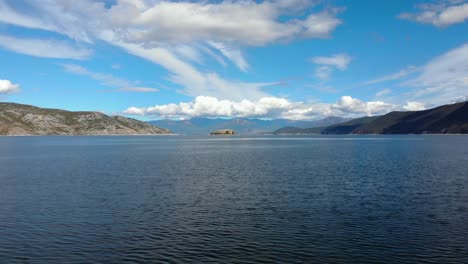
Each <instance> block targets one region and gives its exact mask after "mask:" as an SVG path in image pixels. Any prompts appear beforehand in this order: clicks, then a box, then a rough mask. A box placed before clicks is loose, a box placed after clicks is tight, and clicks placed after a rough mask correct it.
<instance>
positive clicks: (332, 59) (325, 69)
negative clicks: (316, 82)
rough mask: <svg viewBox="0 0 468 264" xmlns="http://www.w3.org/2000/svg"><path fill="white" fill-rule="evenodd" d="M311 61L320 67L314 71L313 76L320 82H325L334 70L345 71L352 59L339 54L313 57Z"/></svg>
mask: <svg viewBox="0 0 468 264" xmlns="http://www.w3.org/2000/svg"><path fill="white" fill-rule="evenodd" d="M311 60H312V62H313V63H315V64H317V65H321V66H319V67H317V69H316V70H315V76H316V77H317V78H319V79H321V80H326V79H329V78H330V76H331V74H332V72H333V70H334V69H338V70H341V71H344V70H346V69H347V68H348V65H349V64H350V63H351V60H352V58H351V56H349V55H347V54H344V53H339V54H335V55H332V56H329V57H323V56H318V57H313V58H312V59H311Z"/></svg>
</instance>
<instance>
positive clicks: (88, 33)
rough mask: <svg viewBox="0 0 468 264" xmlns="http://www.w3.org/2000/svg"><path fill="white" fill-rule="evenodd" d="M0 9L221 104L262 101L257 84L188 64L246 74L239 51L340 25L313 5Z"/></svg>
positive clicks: (43, 3)
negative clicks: (121, 56)
mask: <svg viewBox="0 0 468 264" xmlns="http://www.w3.org/2000/svg"><path fill="white" fill-rule="evenodd" d="M0 4H1V5H0V22H3V23H9V24H14V25H17V26H22V27H29V28H38V29H43V30H49V31H53V32H56V33H59V34H63V35H66V36H68V37H69V38H72V39H75V40H77V41H79V42H86V43H89V44H92V43H93V42H94V41H96V40H104V41H106V42H108V43H109V44H111V45H116V46H119V47H121V48H123V49H124V50H125V51H127V52H128V53H130V54H133V55H136V56H139V57H142V58H145V59H147V60H150V61H152V62H153V63H156V64H159V65H161V66H163V67H164V68H165V69H167V70H168V71H169V72H170V76H169V79H170V80H172V81H174V82H175V83H176V84H178V85H181V86H182V88H183V89H182V90H181V92H183V93H184V94H188V95H199V94H205V95H213V96H216V97H219V98H226V99H238V98H241V97H244V98H258V97H259V96H265V94H264V93H263V92H261V91H260V89H261V87H262V85H263V84H255V83H243V82H239V81H232V80H226V79H224V78H222V77H221V76H219V75H217V74H215V73H212V72H210V71H208V72H201V71H200V70H198V69H197V68H196V67H195V66H194V65H192V64H191V63H202V62H203V57H202V56H204V55H208V56H211V57H213V58H214V59H215V60H217V61H218V62H219V63H220V64H222V65H225V64H226V63H225V61H224V59H223V58H226V59H227V60H229V61H231V62H232V63H233V64H234V65H236V66H237V68H239V69H240V70H241V71H244V72H246V71H248V70H249V63H248V62H247V60H246V59H245V56H244V54H243V53H242V51H241V50H242V47H245V46H264V45H268V44H271V43H278V42H284V41H291V40H294V39H299V38H327V37H329V36H330V34H331V33H332V32H333V31H334V30H335V28H336V27H337V26H338V25H340V24H341V20H340V19H338V18H337V16H338V14H339V13H340V12H341V11H342V9H338V8H332V7H324V8H321V9H320V7H314V5H315V4H316V1H309V0H283V1H276V0H275V1H254V0H227V1H217V2H212V1H200V2H194V1H188V0H187V1H165V0H161V1H145V0H118V1H116V2H115V3H114V4H112V5H110V7H106V6H105V4H104V2H103V1H92V0H80V1H75V0H31V1H27V3H25V4H26V5H27V6H28V8H27V9H28V12H24V10H25V8H18V6H19V4H17V3H16V2H14V1H7V0H0ZM312 7H314V8H313V9H312ZM298 17H299V18H298ZM181 18H183V19H181ZM213 43H215V44H214V45H213ZM42 45H43V46H44V44H42ZM22 50H23V51H25V50H27V49H22ZM49 52H52V51H50V50H49ZM26 54H28V53H26ZM34 54H35V55H38V54H43V53H42V52H35V53H34ZM34 54H30V55H34ZM45 54H47V52H46V53H45ZM81 55H82V56H79V57H86V56H89V54H87V53H85V54H81ZM147 56H149V58H148V57H147ZM166 59H167V61H166Z"/></svg>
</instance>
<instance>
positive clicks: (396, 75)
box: [364, 66, 419, 85]
mask: <svg viewBox="0 0 468 264" xmlns="http://www.w3.org/2000/svg"><path fill="white" fill-rule="evenodd" d="M417 71H419V68H418V67H416V66H408V67H406V68H404V69H401V70H400V71H398V72H395V73H392V74H389V75H386V76H382V77H379V78H377V79H373V80H370V81H367V82H365V83H364V85H371V84H376V83H382V82H388V81H394V80H399V79H402V78H404V77H406V76H409V75H411V74H413V73H416V72H417Z"/></svg>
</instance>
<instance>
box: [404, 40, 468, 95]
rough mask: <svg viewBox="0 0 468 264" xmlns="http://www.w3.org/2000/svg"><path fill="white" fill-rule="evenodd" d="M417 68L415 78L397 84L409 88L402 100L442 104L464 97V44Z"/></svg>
mask: <svg viewBox="0 0 468 264" xmlns="http://www.w3.org/2000/svg"><path fill="white" fill-rule="evenodd" d="M420 68H421V70H420V73H419V74H418V75H417V76H415V77H413V78H411V79H409V80H407V81H405V82H403V83H402V84H401V85H402V86H404V87H410V88H412V89H411V90H410V91H409V92H408V93H405V94H404V95H403V96H404V97H405V98H407V99H409V100H417V101H421V100H424V101H426V102H431V103H433V104H446V103H448V102H450V101H452V100H453V99H454V98H458V97H460V96H465V95H466V94H467V91H468V83H467V82H466V78H467V77H468V44H464V45H462V46H459V47H457V48H455V49H453V50H450V51H448V52H446V53H444V54H442V55H440V56H438V57H436V58H434V59H432V60H430V61H429V62H428V63H426V64H425V65H423V66H422V67H420Z"/></svg>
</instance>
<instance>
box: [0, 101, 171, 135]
mask: <svg viewBox="0 0 468 264" xmlns="http://www.w3.org/2000/svg"><path fill="white" fill-rule="evenodd" d="M135 134H136V135H156V134H171V131H169V130H167V129H164V128H160V127H156V126H152V125H150V124H148V123H145V122H142V121H138V120H135V119H131V118H126V117H121V116H113V117H111V116H107V115H105V114H102V113H99V112H69V111H64V110H57V109H45V108H39V107H34V106H30V105H22V104H14V103H0V135H135Z"/></svg>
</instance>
